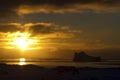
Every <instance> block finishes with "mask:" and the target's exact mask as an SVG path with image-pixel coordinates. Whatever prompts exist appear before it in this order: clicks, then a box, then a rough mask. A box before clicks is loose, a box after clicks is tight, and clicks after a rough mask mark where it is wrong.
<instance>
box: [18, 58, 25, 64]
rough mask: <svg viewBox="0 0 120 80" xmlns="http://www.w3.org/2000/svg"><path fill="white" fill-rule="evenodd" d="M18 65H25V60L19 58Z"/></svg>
mask: <svg viewBox="0 0 120 80" xmlns="http://www.w3.org/2000/svg"><path fill="white" fill-rule="evenodd" d="M19 65H21V66H22V65H26V59H25V58H20V59H19Z"/></svg>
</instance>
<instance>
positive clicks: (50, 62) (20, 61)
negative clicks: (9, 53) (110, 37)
mask: <svg viewBox="0 0 120 80" xmlns="http://www.w3.org/2000/svg"><path fill="white" fill-rule="evenodd" d="M0 63H6V64H9V65H20V66H23V65H29V64H32V65H37V66H43V67H55V66H75V67H97V68H108V67H109V68H112V67H120V60H105V61H102V62H73V61H72V60H68V59H66V60H63V59H27V58H17V59H0Z"/></svg>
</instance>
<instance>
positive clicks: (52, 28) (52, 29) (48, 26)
mask: <svg viewBox="0 0 120 80" xmlns="http://www.w3.org/2000/svg"><path fill="white" fill-rule="evenodd" d="M24 26H25V27H26V28H28V29H27V30H28V32H30V33H32V34H33V35H41V36H44V35H48V36H47V37H49V38H50V37H52V38H53V37H61V38H68V37H70V36H71V37H73V35H74V34H76V33H78V34H80V33H81V32H82V31H81V30H75V29H71V28H70V27H69V26H60V25H57V24H54V23H44V22H40V23H28V24H25V25H24Z"/></svg>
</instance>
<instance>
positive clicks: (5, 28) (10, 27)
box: [0, 23, 22, 33]
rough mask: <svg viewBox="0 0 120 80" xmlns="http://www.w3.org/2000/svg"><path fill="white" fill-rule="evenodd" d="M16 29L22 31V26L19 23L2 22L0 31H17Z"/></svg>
mask: <svg viewBox="0 0 120 80" xmlns="http://www.w3.org/2000/svg"><path fill="white" fill-rule="evenodd" d="M16 31H22V28H21V27H20V24H18V23H8V24H0V33H7V32H16Z"/></svg>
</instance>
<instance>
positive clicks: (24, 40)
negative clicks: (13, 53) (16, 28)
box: [11, 32, 36, 50]
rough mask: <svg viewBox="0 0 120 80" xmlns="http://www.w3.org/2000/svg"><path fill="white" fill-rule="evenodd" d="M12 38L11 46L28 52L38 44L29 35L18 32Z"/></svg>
mask: <svg viewBox="0 0 120 80" xmlns="http://www.w3.org/2000/svg"><path fill="white" fill-rule="evenodd" d="M11 36H12V42H11V44H12V45H13V46H15V47H16V48H19V49H21V50H28V49H30V46H32V45H34V44H35V43H36V40H35V39H32V38H30V34H29V33H20V32H16V33H14V34H12V35H11Z"/></svg>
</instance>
